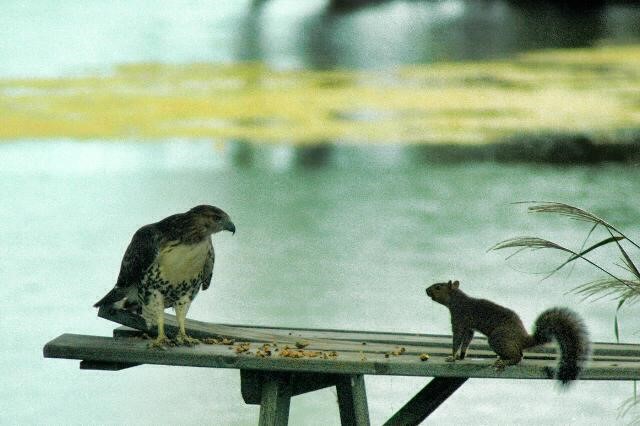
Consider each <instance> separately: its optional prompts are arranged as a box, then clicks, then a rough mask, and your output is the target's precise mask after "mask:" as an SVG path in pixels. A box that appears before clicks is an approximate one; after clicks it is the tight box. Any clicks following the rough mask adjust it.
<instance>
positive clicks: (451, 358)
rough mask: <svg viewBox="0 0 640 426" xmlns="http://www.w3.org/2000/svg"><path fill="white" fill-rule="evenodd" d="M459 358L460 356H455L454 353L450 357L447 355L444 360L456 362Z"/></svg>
mask: <svg viewBox="0 0 640 426" xmlns="http://www.w3.org/2000/svg"><path fill="white" fill-rule="evenodd" d="M457 359H459V358H458V356H455V357H454V356H452V355H449V356H448V357H446V358H445V359H444V361H445V362H456V360H457Z"/></svg>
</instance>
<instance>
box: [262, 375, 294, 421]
mask: <svg viewBox="0 0 640 426" xmlns="http://www.w3.org/2000/svg"><path fill="white" fill-rule="evenodd" d="M289 379H290V375H288V374H280V373H271V374H270V375H269V376H267V377H265V378H264V382H263V384H262V398H261V402H260V418H259V420H258V425H259V426H286V425H287V423H288V422H289V406H290V404H291V384H290V381H289Z"/></svg>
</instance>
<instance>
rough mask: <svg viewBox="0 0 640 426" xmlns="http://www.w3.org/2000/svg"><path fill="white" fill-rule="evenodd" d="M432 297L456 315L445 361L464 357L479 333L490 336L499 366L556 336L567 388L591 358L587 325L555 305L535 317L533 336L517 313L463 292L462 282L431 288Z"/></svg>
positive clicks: (515, 360) (559, 375) (515, 361)
mask: <svg viewBox="0 0 640 426" xmlns="http://www.w3.org/2000/svg"><path fill="white" fill-rule="evenodd" d="M427 295H428V296H429V297H431V299H433V301H435V302H437V303H440V304H441V305H444V306H446V307H447V308H449V312H450V313H451V326H452V331H453V353H452V355H451V356H449V357H447V359H446V360H447V361H449V362H454V361H455V360H456V359H461V360H462V359H464V357H465V355H466V352H467V348H468V346H469V343H470V342H471V339H472V338H473V332H474V331H479V332H480V333H482V334H484V335H486V336H487V338H488V342H489V346H490V347H491V349H493V350H494V351H495V352H496V353H497V354H498V360H497V361H496V362H495V364H494V367H495V368H496V370H503V369H504V368H505V367H506V366H508V365H515V364H518V363H519V362H520V360H521V359H522V351H523V350H524V349H527V348H531V347H533V346H538V345H542V344H544V343H548V342H550V341H551V340H552V339H553V338H555V339H556V341H557V342H558V344H559V345H560V351H561V356H560V362H559V365H558V369H557V374H556V378H557V379H558V380H559V381H560V383H561V384H562V385H565V386H566V385H569V384H570V383H571V381H572V380H576V379H577V377H578V375H579V374H580V370H581V369H582V365H583V363H584V361H585V360H586V359H587V357H588V353H589V345H590V344H589V337H588V333H587V329H586V327H585V325H584V323H583V321H582V319H580V317H579V316H578V315H577V314H576V313H575V312H573V311H571V310H570V309H567V308H561V307H556V308H551V309H548V310H546V311H544V312H543V313H542V314H540V315H539V316H538V318H537V319H536V321H535V325H534V332H533V334H529V333H527V331H526V330H525V328H524V325H523V324H522V320H521V319H520V317H519V316H518V314H516V313H515V312H514V311H512V310H511V309H508V308H505V307H504V306H500V305H498V304H496V303H493V302H491V301H489V300H485V299H476V298H474V297H470V296H467V295H466V294H465V293H464V292H463V291H462V290H460V282H458V281H453V282H452V281H449V282H446V283H436V284H433V285H431V286H429V287H428V288H427ZM458 349H460V353H459V355H458Z"/></svg>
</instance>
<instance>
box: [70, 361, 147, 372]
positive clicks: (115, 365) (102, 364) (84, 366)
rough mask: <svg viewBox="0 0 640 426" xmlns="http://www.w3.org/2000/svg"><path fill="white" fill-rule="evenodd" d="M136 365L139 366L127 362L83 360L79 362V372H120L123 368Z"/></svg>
mask: <svg viewBox="0 0 640 426" xmlns="http://www.w3.org/2000/svg"><path fill="white" fill-rule="evenodd" d="M138 365H140V364H135V363H129V362H110V361H92V360H88V359H85V360H82V361H80V370H102V371H120V370H124V369H125V368H131V367H135V366H138Z"/></svg>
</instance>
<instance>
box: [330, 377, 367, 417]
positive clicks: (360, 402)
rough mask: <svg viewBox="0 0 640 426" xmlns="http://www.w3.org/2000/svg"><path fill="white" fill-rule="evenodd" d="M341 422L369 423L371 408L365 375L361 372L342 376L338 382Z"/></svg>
mask: <svg viewBox="0 0 640 426" xmlns="http://www.w3.org/2000/svg"><path fill="white" fill-rule="evenodd" d="M336 388H337V391H338V407H339V408H340V422H341V424H342V425H343V426H345V425H348V426H365V425H367V426H368V425H369V408H368V406H367V391H366V388H365V386H364V376H363V375H361V374H356V375H350V376H347V375H345V376H342V377H341V378H340V379H339V381H338V383H337V384H336Z"/></svg>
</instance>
